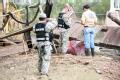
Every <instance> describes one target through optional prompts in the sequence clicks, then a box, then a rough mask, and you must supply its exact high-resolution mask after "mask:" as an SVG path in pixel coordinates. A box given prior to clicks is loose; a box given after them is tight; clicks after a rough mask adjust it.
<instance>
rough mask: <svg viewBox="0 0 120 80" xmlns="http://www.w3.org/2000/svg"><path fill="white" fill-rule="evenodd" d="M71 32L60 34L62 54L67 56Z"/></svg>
mask: <svg viewBox="0 0 120 80" xmlns="http://www.w3.org/2000/svg"><path fill="white" fill-rule="evenodd" d="M68 40H69V31H68V30H66V31H63V32H61V33H60V41H61V42H60V43H61V52H62V53H63V54H65V53H66V52H67V49H68V45H67V44H68Z"/></svg>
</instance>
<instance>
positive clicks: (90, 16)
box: [81, 4, 97, 56]
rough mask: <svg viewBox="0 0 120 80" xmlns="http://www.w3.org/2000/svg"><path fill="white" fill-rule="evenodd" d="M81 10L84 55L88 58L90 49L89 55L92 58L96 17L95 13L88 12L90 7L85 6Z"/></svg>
mask: <svg viewBox="0 0 120 80" xmlns="http://www.w3.org/2000/svg"><path fill="white" fill-rule="evenodd" d="M83 10H84V12H83V14H82V18H81V24H82V25H83V26H84V44H85V54H86V56H89V55H90V52H89V50H90V49H91V55H92V56H94V55H95V53H94V33H95V26H96V23H97V17H96V14H95V12H93V11H92V10H90V6H89V5H87V4H86V5H84V6H83Z"/></svg>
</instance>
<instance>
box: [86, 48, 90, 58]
mask: <svg viewBox="0 0 120 80" xmlns="http://www.w3.org/2000/svg"><path fill="white" fill-rule="evenodd" d="M85 55H86V56H89V55H90V52H89V48H85Z"/></svg>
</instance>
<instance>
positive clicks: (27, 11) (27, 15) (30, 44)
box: [24, 6, 32, 49]
mask: <svg viewBox="0 0 120 80" xmlns="http://www.w3.org/2000/svg"><path fill="white" fill-rule="evenodd" d="M25 27H29V10H28V6H26V25H25ZM24 38H25V41H26V42H27V45H28V48H29V49H31V48H32V41H31V36H30V31H27V32H25V33H24Z"/></svg>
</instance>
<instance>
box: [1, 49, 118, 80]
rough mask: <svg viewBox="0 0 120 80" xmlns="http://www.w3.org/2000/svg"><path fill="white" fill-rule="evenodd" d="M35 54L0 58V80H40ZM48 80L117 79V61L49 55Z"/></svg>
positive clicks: (106, 58) (100, 57)
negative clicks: (50, 58) (50, 56)
mask: <svg viewBox="0 0 120 80" xmlns="http://www.w3.org/2000/svg"><path fill="white" fill-rule="evenodd" d="M37 62H38V55H37V53H36V51H32V53H30V54H27V55H19V54H14V55H10V56H7V57H2V58H0V80H40V79H38V77H39V73H38V71H37ZM49 78H50V79H51V80H120V62H119V61H118V60H114V59H113V58H111V57H107V56H103V55H96V56H95V57H94V58H92V57H85V56H73V55H70V54H67V55H65V56H63V55H55V54H53V55H52V60H51V65H50V69H49Z"/></svg>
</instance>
